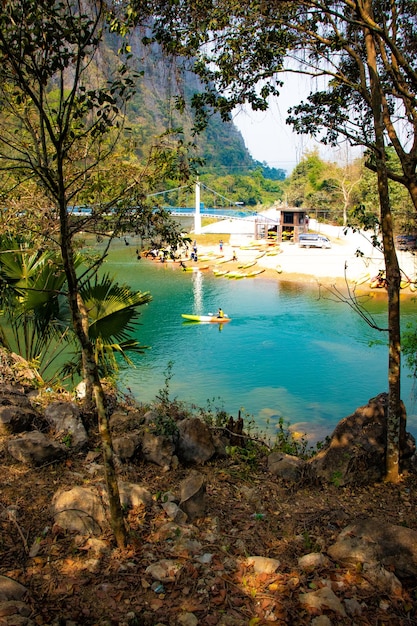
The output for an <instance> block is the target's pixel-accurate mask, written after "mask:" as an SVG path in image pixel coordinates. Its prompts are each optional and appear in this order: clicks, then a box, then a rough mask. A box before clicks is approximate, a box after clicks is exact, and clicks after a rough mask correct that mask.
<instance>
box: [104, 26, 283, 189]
mask: <svg viewBox="0 0 417 626" xmlns="http://www.w3.org/2000/svg"><path fill="white" fill-rule="evenodd" d="M143 35H144V33H143V32H141V30H140V29H137V30H136V31H135V32H134V33H133V34H132V35H131V37H130V42H129V43H130V48H131V52H132V61H131V64H132V65H133V67H134V69H135V70H136V71H137V72H138V73H143V75H142V77H141V78H140V79H139V80H138V88H137V93H136V94H135V96H134V97H133V99H132V101H131V102H130V104H129V109H128V117H129V123H130V126H131V127H132V129H133V132H134V136H135V148H134V149H135V152H137V153H138V155H139V156H141V155H142V154H144V153H145V152H146V148H147V147H149V146H150V145H151V143H152V141H153V140H154V139H155V137H157V136H159V135H161V134H162V133H163V132H165V131H166V130H168V129H173V128H180V127H181V128H182V129H183V131H184V138H185V140H186V141H193V142H194V143H195V144H196V153H195V156H197V157H202V158H203V159H204V165H203V166H202V167H201V173H202V174H204V173H205V172H210V173H216V174H217V175H228V174H229V175H242V174H248V173H249V172H250V171H253V170H255V169H258V168H259V167H261V168H262V170H263V173H264V176H265V177H266V178H270V179H272V180H283V179H284V178H285V171H284V170H276V169H273V168H269V167H267V166H264V165H263V164H261V163H259V162H257V161H255V160H254V159H253V158H252V156H251V155H250V153H249V151H248V149H247V148H246V145H245V142H244V139H243V137H242V135H241V133H240V131H239V130H238V129H237V127H236V126H235V125H234V124H233V122H232V121H231V122H230V123H228V122H223V121H222V120H221V118H220V115H219V114H214V115H213V116H212V117H211V118H210V120H209V123H208V126H207V128H206V130H205V131H203V132H202V133H201V134H199V135H193V119H192V115H191V111H190V108H189V103H190V101H191V97H192V95H193V94H194V93H199V92H201V91H202V88H201V84H200V83H199V81H198V79H197V77H196V76H195V75H194V74H193V73H192V72H190V71H187V70H186V69H184V67H183V65H184V61H183V60H181V59H176V58H167V57H165V56H164V55H163V53H162V51H161V49H160V48H159V47H158V46H156V45H152V46H145V45H144V44H143V43H142V38H143ZM118 45H119V42H118V41H117V39H116V38H115V37H114V38H112V37H111V36H110V37H109V38H108V46H109V50H108V51H107V54H108V55H109V58H110V57H111V56H112V54H113V53H116V50H117V47H118ZM178 98H184V100H185V102H186V103H187V107H188V112H186V111H185V112H184V113H181V114H180V113H179V111H178V110H177V109H176V106H175V102H176V101H177V100H178Z"/></svg>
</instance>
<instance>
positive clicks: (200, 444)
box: [177, 417, 216, 464]
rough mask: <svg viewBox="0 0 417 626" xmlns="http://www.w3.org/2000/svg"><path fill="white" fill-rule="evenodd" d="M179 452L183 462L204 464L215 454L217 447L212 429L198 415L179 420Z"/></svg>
mask: <svg viewBox="0 0 417 626" xmlns="http://www.w3.org/2000/svg"><path fill="white" fill-rule="evenodd" d="M178 435H179V439H178V443H177V454H178V458H179V460H180V461H182V462H183V463H195V464H202V463H205V462H206V461H208V460H209V459H211V458H212V456H214V454H215V452H216V448H215V446H214V443H213V437H212V435H211V432H210V429H209V427H208V426H207V424H205V423H204V422H203V421H202V420H200V419H199V418H198V417H191V418H186V419H183V420H181V421H180V422H178Z"/></svg>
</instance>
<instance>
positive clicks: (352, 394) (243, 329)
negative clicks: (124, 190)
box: [105, 245, 417, 439]
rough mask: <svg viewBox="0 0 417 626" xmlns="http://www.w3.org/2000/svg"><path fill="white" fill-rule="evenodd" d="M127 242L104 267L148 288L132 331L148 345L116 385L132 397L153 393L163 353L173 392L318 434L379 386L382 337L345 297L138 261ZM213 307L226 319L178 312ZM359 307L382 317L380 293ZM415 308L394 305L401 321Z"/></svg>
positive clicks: (408, 390) (382, 383)
mask: <svg viewBox="0 0 417 626" xmlns="http://www.w3.org/2000/svg"><path fill="white" fill-rule="evenodd" d="M131 248H134V246H129V247H126V246H124V245H120V247H116V249H115V250H114V251H113V252H112V253H111V255H110V257H109V261H108V262H107V265H106V267H105V270H106V271H110V272H111V273H113V274H115V275H116V276H117V278H118V280H120V281H123V282H127V283H129V284H130V285H132V287H134V288H136V289H141V290H142V291H150V292H151V294H152V296H153V300H152V302H151V303H150V304H149V305H147V306H145V307H143V308H142V309H141V311H142V315H141V317H140V322H141V325H140V326H139V327H138V329H137V332H136V334H137V339H138V340H139V341H140V343H141V344H143V345H148V346H151V349H150V350H148V351H147V352H146V354H144V355H137V356H135V357H134V360H135V365H136V369H128V370H124V371H123V373H122V382H123V384H124V385H125V386H126V387H128V388H130V389H131V390H132V392H133V394H134V395H135V396H136V397H137V398H138V399H139V400H141V401H144V402H148V401H151V400H153V399H154V397H155V395H156V393H157V392H158V391H159V389H161V388H162V387H163V386H164V383H165V376H166V371H167V365H168V363H169V362H172V363H173V378H172V379H171V381H170V392H171V397H172V398H173V397H177V398H178V399H180V400H183V401H185V402H187V403H190V404H195V405H198V406H203V407H205V406H206V405H207V402H208V401H209V402H210V403H213V404H214V405H215V406H217V407H220V408H225V410H226V411H227V412H230V414H234V415H236V414H237V412H238V410H239V409H243V410H244V411H246V412H247V413H249V414H250V415H253V416H254V418H255V421H256V423H257V424H258V425H259V427H260V428H261V430H262V431H264V432H265V431H266V430H267V431H268V432H271V433H274V432H275V428H276V424H277V422H278V420H279V419H280V418H281V417H283V418H284V419H285V420H289V421H290V422H291V424H293V425H294V426H295V428H296V430H297V431H299V430H302V431H303V432H307V433H308V434H309V435H311V437H312V439H317V438H323V436H324V435H326V434H329V433H330V432H331V430H332V429H333V427H334V426H335V424H336V423H337V422H338V421H339V420H340V419H341V418H343V417H345V416H346V415H349V414H350V413H352V412H353V411H354V410H355V408H356V407H358V406H361V405H363V404H366V402H367V401H368V400H369V399H370V398H372V397H374V396H376V395H377V394H378V393H381V392H382V391H386V390H387V366H388V355H387V348H386V343H385V342H386V336H385V335H384V334H383V333H378V332H377V331H375V330H373V329H371V328H369V327H368V326H367V325H366V324H365V322H364V321H363V320H361V319H360V318H359V316H358V315H357V314H355V313H354V312H353V311H352V310H351V309H350V308H349V307H348V306H347V305H345V304H343V303H340V302H334V301H331V300H329V299H321V298H319V293H318V289H317V288H315V287H314V288H313V287H311V288H303V287H302V286H301V285H298V284H290V283H276V282H275V281H268V280H264V279H262V278H261V277H257V278H254V279H245V280H236V281H234V280H227V279H224V278H216V277H214V276H213V274H212V272H211V271H205V272H200V273H195V272H182V271H179V270H178V268H175V267H174V266H173V264H166V265H162V264H160V263H153V262H150V261H149V262H148V261H146V260H144V259H143V260H141V261H138V260H137V259H136V255H135V254H134V249H133V250H132V249H131ZM219 306H221V307H222V308H223V310H224V311H225V312H226V313H227V314H228V315H229V316H230V317H231V318H232V321H231V322H230V323H228V324H224V325H223V326H221V325H218V324H193V323H186V322H185V323H184V321H183V319H182V318H181V314H182V313H192V314H206V313H209V312H216V311H217V309H218V307H219ZM368 306H369V309H370V311H371V313H372V315H373V317H374V318H375V319H376V320H377V321H378V323H379V324H380V325H381V326H386V303H385V300H383V299H382V298H377V299H373V300H370V302H369V305H368ZM415 309H416V304H415V303H414V302H407V303H405V304H404V305H403V318H404V322H406V321H407V320H411V319H412V318H413V317H415ZM375 342H377V343H375ZM407 374H408V372H406V371H404V374H403V383H402V397H403V400H404V402H405V404H406V407H407V413H408V419H409V423H408V429H409V430H410V431H411V432H413V434H415V435H417V418H416V414H415V413H416V411H415V403H414V398H413V396H414V394H413V388H412V381H411V379H410V378H408V376H407Z"/></svg>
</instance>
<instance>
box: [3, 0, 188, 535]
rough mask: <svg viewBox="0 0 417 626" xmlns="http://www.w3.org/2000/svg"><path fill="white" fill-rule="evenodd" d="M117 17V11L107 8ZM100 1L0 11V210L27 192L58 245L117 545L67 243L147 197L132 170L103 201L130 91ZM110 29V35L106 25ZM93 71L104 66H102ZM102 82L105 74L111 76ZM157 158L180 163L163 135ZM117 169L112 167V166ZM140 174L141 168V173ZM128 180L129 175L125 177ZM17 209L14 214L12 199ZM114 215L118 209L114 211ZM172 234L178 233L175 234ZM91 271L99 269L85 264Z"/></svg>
mask: <svg viewBox="0 0 417 626" xmlns="http://www.w3.org/2000/svg"><path fill="white" fill-rule="evenodd" d="M114 6H115V8H116V9H117V7H118V5H117V3H116V4H115V5H114ZM109 7H111V3H110V4H108V3H106V2H104V1H102V0H98V1H97V2H94V3H93V2H88V0H58V1H57V2H52V3H51V2H49V1H48V0H36V1H35V0H17V1H14V0H13V1H9V0H5V2H3V4H2V11H1V13H0V105H1V106H0V108H1V115H0V175H1V182H2V195H3V199H4V202H6V203H7V202H8V199H10V202H13V201H16V195H17V194H16V189H22V190H27V189H28V185H29V184H30V185H33V187H34V188H35V190H36V199H37V206H38V207H42V211H41V212H40V213H39V215H40V216H41V215H42V218H43V219H42V222H41V223H42V228H43V234H44V237H45V239H46V240H47V241H48V242H49V243H48V247H51V248H53V247H55V246H56V247H57V249H58V250H59V253H60V256H61V258H62V266H63V270H64V273H65V282H66V286H67V297H68V303H69V309H70V313H71V320H72V326H73V329H74V333H75V336H76V337H77V340H78V342H79V345H80V346H81V355H82V367H83V373H84V378H85V380H86V382H87V384H88V385H89V387H90V388H91V390H92V395H93V397H94V402H95V407H96V411H97V416H98V425H99V432H100V435H101V441H102V448H103V458H104V467H105V477H106V483H107V488H108V493H109V502H110V514H111V521H112V527H113V532H114V535H115V538H116V541H117V544H118V545H119V546H120V547H123V546H124V545H125V541H126V529H125V525H124V519H123V515H122V509H121V505H120V497H119V489H118V483H117V477H116V472H115V466H114V458H113V448H112V441H111V434H110V429H109V421H108V415H107V411H106V399H105V395H104V392H103V388H102V385H101V381H100V376H99V369H98V365H97V362H96V359H95V354H94V347H93V344H92V341H91V335H90V334H89V316H88V310H87V308H86V306H85V303H84V301H83V298H82V290H81V288H82V286H83V284H84V283H85V281H86V280H87V278H88V276H89V275H90V274H91V272H87V274H85V275H84V276H78V275H77V271H76V254H75V242H74V240H75V236H76V234H77V233H78V232H79V230H80V229H84V230H85V229H86V228H87V227H88V225H89V224H91V223H92V221H93V220H95V219H96V217H95V216H96V214H97V213H98V214H102V215H104V214H105V213H107V212H108V211H109V208H110V207H111V209H112V211H111V214H112V227H113V229H114V231H115V232H117V229H118V228H120V227H123V225H124V224H125V223H127V220H128V219H129V220H130V219H131V218H132V214H131V212H128V214H127V213H126V207H127V206H132V204H134V206H136V207H140V206H141V205H142V204H143V198H144V196H145V194H146V192H147V191H148V189H147V186H146V183H145V182H144V179H143V176H142V174H141V173H140V171H139V170H138V169H137V168H136V170H135V171H134V172H133V173H132V171H131V170H130V169H129V170H128V169H127V168H126V167H125V168H124V169H123V175H122V176H119V177H118V178H117V179H116V178H115V177H114V180H113V190H112V197H109V195H108V194H106V195H105V202H104V203H103V180H104V178H105V177H104V178H103V169H104V163H105V162H106V160H107V159H108V158H109V157H110V156H111V154H112V152H113V151H114V148H115V146H116V145H117V142H118V140H119V138H120V135H121V131H122V129H123V124H124V120H125V109H126V105H127V103H128V102H129V99H130V97H131V95H132V93H133V92H134V84H135V83H134V76H132V74H131V72H129V70H128V66H127V60H128V56H129V55H128V48H127V46H126V45H125V44H124V42H123V40H121V41H120V50H119V56H118V57H117V55H114V57H112V58H111V59H109V58H107V57H106V55H105V54H103V53H102V43H103V38H104V37H105V36H106V33H108V32H109V31H110V30H114V29H115V28H116V26H117V19H116V17H115V16H114V15H109V14H108V12H107V11H108V10H109ZM109 24H111V27H110V26H109ZM100 63H101V64H102V65H101V66H100ZM109 76H111V77H110V78H109ZM161 147H162V150H158V151H156V152H155V156H156V157H157V158H155V162H154V163H155V167H159V169H160V171H164V172H166V171H167V170H168V169H169V167H170V165H171V164H172V162H173V161H174V162H175V161H176V160H177V162H176V163H174V164H175V165H178V161H179V160H180V161H181V163H184V164H185V162H186V158H185V154H184V151H183V152H182V153H181V152H180V153H179V154H180V157H179V158H178V157H176V158H174V160H173V161H172V160H170V159H168V157H167V155H168V153H169V152H172V148H173V144H170V142H169V138H168V137H166V138H165V140H164V141H163V145H162V146H161ZM119 169H120V168H119ZM141 172H143V168H142V170H141ZM131 174H132V175H131ZM86 199H87V200H88V202H89V203H91V204H92V205H94V212H92V213H91V214H90V215H88V216H87V217H86V218H85V219H78V220H74V219H73V218H72V216H71V207H73V206H74V205H77V204H84V203H85V202H86ZM20 206H22V202H21V198H20ZM24 207H25V213H23V214H22V215H25V221H26V224H27V225H29V224H31V225H32V226H34V222H36V220H33V219H32V215H31V214H32V213H33V212H34V211H33V206H32V205H31V203H30V196H29V195H28V196H27V198H26V204H24ZM115 207H116V209H115ZM139 213H140V211H139V210H137V211H135V214H134V215H133V218H134V220H135V223H136V227H137V229H138V230H141V232H146V233H148V232H149V230H152V228H154V226H155V223H156V222H157V221H158V220H159V218H160V217H162V219H161V224H162V226H163V227H165V228H166V229H167V231H168V230H170V236H171V238H173V239H174V238H175V234H176V229H175V227H174V226H173V224H172V223H171V224H170V226H169V227H167V226H166V220H164V216H163V215H162V216H161V214H155V212H154V211H153V210H152V209H151V208H149V207H148V208H147V209H146V211H145V212H144V213H143V214H139ZM178 235H179V233H178ZM91 269H92V271H95V270H96V269H97V264H95V265H93V266H92V268H91Z"/></svg>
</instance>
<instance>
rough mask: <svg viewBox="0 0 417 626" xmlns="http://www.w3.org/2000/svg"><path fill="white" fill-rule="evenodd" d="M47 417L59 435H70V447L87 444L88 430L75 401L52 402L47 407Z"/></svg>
mask: <svg viewBox="0 0 417 626" xmlns="http://www.w3.org/2000/svg"><path fill="white" fill-rule="evenodd" d="M45 419H46V420H47V422H48V424H49V425H50V426H51V427H52V428H53V429H54V430H55V432H56V433H57V435H60V436H61V437H65V436H66V435H68V436H69V437H70V439H69V445H70V447H76V448H78V447H82V446H84V445H86V444H87V441H88V435H87V431H86V429H85V428H84V424H83V423H82V421H81V417H80V411H79V409H78V406H77V405H76V404H74V402H52V403H51V404H49V405H48V406H47V407H46V408H45Z"/></svg>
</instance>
